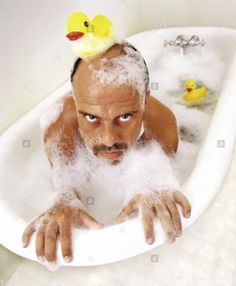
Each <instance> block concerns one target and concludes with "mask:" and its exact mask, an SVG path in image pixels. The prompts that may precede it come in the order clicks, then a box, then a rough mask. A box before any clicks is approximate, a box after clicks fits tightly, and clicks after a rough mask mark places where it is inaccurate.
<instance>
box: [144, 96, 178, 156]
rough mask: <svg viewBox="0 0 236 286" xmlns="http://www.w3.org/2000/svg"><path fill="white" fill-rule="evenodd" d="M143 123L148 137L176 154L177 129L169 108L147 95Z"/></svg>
mask: <svg viewBox="0 0 236 286" xmlns="http://www.w3.org/2000/svg"><path fill="white" fill-rule="evenodd" d="M144 122H145V126H146V129H147V133H148V134H149V136H150V137H152V138H154V139H156V140H157V141H158V142H160V143H161V144H162V146H163V148H164V149H171V151H174V152H176V150H177V146H178V129H177V122H176V118H175V115H174V113H173V112H172V111H171V110H170V108H168V107H167V106H166V105H164V104H163V103H161V102H160V101H159V100H157V99H156V98H154V97H153V96H151V95H149V96H148V97H147V100H146V106H145V115H144Z"/></svg>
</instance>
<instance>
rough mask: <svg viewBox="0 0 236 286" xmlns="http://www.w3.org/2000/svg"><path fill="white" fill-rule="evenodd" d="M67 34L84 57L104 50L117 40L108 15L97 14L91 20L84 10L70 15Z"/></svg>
mask: <svg viewBox="0 0 236 286" xmlns="http://www.w3.org/2000/svg"><path fill="white" fill-rule="evenodd" d="M66 36H67V38H68V39H69V40H70V41H71V42H72V48H73V49H74V51H75V53H76V55H77V56H79V57H81V58H82V59H86V58H89V57H93V56H95V55H96V54H98V53H102V52H104V51H105V50H106V49H108V48H109V47H111V46H112V45H113V44H114V43H115V40H116V37H115V32H114V28H113V25H112V22H111V21H110V20H109V19H108V18H107V17H106V16H103V15H97V16H95V17H94V18H93V19H92V20H91V21H90V20H89V18H88V17H87V16H86V15H85V14H84V13H82V12H75V13H73V14H71V15H70V16H69V18H68V21H67V35H66Z"/></svg>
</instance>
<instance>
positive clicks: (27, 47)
mask: <svg viewBox="0 0 236 286" xmlns="http://www.w3.org/2000/svg"><path fill="white" fill-rule="evenodd" d="M76 10H82V11H84V12H86V13H87V14H88V15H89V16H90V17H93V16H94V15H96V14H98V13H104V14H106V15H108V16H109V17H110V18H111V19H112V20H113V22H114V24H115V26H116V29H117V31H118V32H119V33H120V34H121V35H124V36H125V35H130V34H132V33H135V32H139V31H143V30H146V29H152V28H165V27H173V26H224V27H230V28H236V17H235V11H236V0H198V1H196V0H175V1H172V0H89V1H87V0H81V1H80V0H64V1H63V0H51V1H49V0H40V1H39V0H37V1H36V0H31V1H27V0H18V1H15V0H8V1H6V0H0V35H1V38H0V134H1V132H2V131H3V130H4V129H6V128H7V127H8V126H10V125H11V124H12V123H13V122H14V121H15V120H17V119H18V118H19V117H20V116H22V115H23V114H24V113H25V112H27V111H28V110H30V109H31V108H32V107H33V106H34V105H35V104H37V103H38V102H39V101H41V100H42V99H43V98H45V97H46V96H48V95H49V94H50V93H51V92H52V91H53V90H54V89H56V88H57V87H58V86H60V85H61V84H62V83H63V82H65V81H66V80H68V78H69V74H70V69H71V67H72V65H73V61H74V59H73V54H72V50H71V48H70V43H69V42H68V41H67V39H66V38H65V22H66V19H67V17H68V15H69V14H70V13H71V12H73V11H76Z"/></svg>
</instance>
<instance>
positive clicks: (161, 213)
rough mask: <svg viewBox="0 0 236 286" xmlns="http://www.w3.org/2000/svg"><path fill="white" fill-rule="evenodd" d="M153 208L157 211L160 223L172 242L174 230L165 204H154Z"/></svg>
mask: <svg viewBox="0 0 236 286" xmlns="http://www.w3.org/2000/svg"><path fill="white" fill-rule="evenodd" d="M155 209H156V212H157V213H158V217H159V218H160V222H161V225H162V227H163V229H164V231H165V233H166V235H167V239H168V241H169V242H171V243H173V242H174V241H175V231H174V225H173V222H172V219H171V216H170V213H169V211H168V209H167V207H166V206H165V204H156V205H155Z"/></svg>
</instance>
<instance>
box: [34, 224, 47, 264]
mask: <svg viewBox="0 0 236 286" xmlns="http://www.w3.org/2000/svg"><path fill="white" fill-rule="evenodd" d="M45 227H46V223H43V224H41V225H40V227H39V229H38V231H37V233H36V240H35V249H36V255H37V256H38V258H39V260H41V261H43V260H44V256H45V242H44V240H45Z"/></svg>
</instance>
